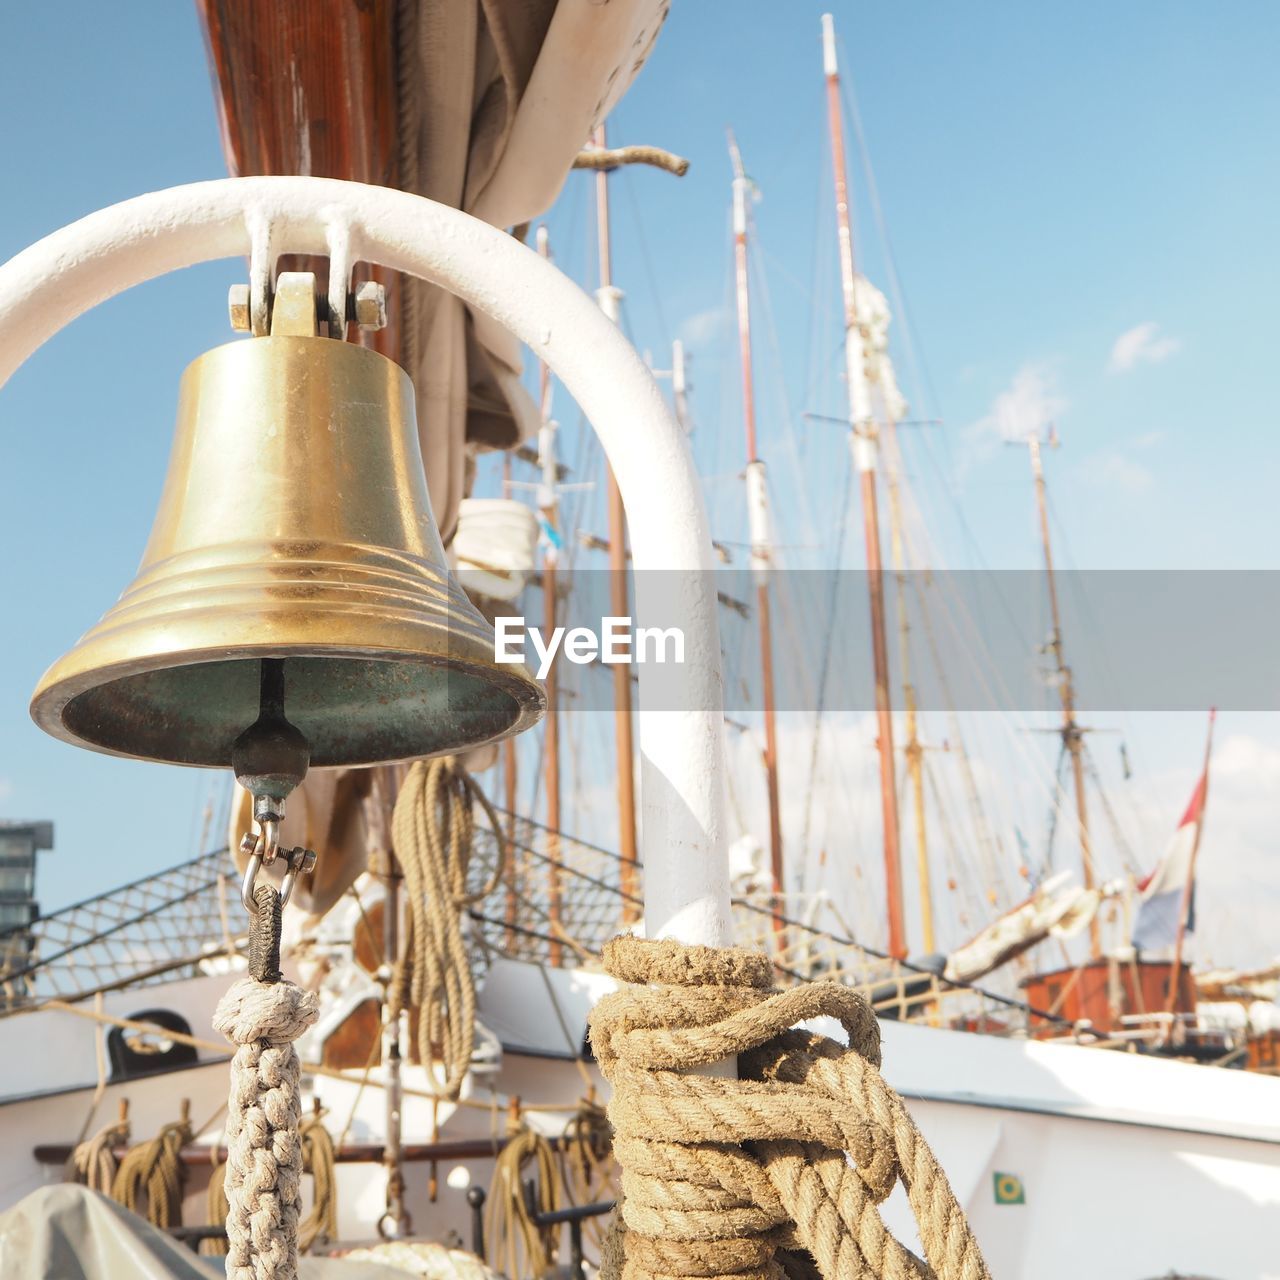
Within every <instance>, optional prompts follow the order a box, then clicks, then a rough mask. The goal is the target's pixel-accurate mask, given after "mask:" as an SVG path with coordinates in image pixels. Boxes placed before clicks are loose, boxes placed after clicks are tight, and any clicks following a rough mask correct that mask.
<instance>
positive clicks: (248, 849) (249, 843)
mask: <svg viewBox="0 0 1280 1280" xmlns="http://www.w3.org/2000/svg"><path fill="white" fill-rule="evenodd" d="M257 847H258V837H257V836H256V835H255V834H254V833H253V832H252V831H246V832H245V833H244V835H242V836H241V837H240V852H241V853H243V854H244V855H245V857H247V858H248V857H252V856H253V853H254V850H255V849H257Z"/></svg>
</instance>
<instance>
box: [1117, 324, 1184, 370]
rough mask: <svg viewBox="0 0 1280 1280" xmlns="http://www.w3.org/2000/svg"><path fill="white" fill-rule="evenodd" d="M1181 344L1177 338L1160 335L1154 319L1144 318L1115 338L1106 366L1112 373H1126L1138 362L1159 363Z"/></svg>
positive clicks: (1138, 363)
mask: <svg viewBox="0 0 1280 1280" xmlns="http://www.w3.org/2000/svg"><path fill="white" fill-rule="evenodd" d="M1181 346H1182V343H1181V342H1180V341H1179V340H1178V339H1177V338H1170V337H1164V336H1161V334H1160V326H1159V325H1158V324H1157V323H1156V322H1155V321H1154V320H1144V321H1143V322H1142V323H1141V324H1136V325H1134V326H1133V328H1132V329H1126V330H1125V331H1124V332H1123V333H1122V334H1121V335H1120V336H1119V337H1118V338H1117V339H1116V340H1115V342H1114V343H1113V344H1112V346H1111V359H1110V361H1109V363H1108V365H1107V367H1108V368H1109V369H1110V371H1111V372H1112V373H1127V372H1128V371H1129V370H1130V369H1133V368H1135V367H1136V366H1137V365H1140V364H1160V363H1161V362H1162V361H1164V360H1167V359H1168V358H1169V357H1170V356H1171V355H1173V354H1174V353H1175V352H1176V351H1177V350H1178V349H1179V348H1180V347H1181Z"/></svg>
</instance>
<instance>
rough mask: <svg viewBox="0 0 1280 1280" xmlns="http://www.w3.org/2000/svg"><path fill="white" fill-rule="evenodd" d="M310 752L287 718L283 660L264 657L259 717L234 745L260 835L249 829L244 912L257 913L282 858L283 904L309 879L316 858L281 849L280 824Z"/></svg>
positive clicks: (234, 762)
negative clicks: (259, 885)
mask: <svg viewBox="0 0 1280 1280" xmlns="http://www.w3.org/2000/svg"><path fill="white" fill-rule="evenodd" d="M310 763H311V748H310V745H309V744H308V742H307V740H306V738H305V737H304V736H303V735H302V733H301V731H300V730H299V729H298V727H297V726H296V725H293V724H290V723H289V721H288V720H287V719H286V718H285V714H284V659H283V658H263V659H262V660H261V662H260V664H259V686H258V718H257V720H255V721H254V722H253V724H251V725H250V726H249V727H248V728H247V729H246V730H245V731H244V732H243V733H242V734H241V735H240V736H239V737H238V738H237V739H236V740H235V742H234V743H233V744H232V747H231V766H232V768H233V769H234V770H235V775H236V781H237V782H238V783H239V784H240V785H241V786H242V787H243V788H244V789H245V790H246V791H247V792H249V794H250V795H251V796H252V797H253V824H254V826H255V828H256V830H255V831H246V832H245V834H244V836H243V837H242V838H241V840H240V851H241V852H242V853H247V854H248V855H249V865H248V868H247V869H246V870H245V876H244V883H243V884H242V886H241V889H240V898H241V901H242V902H243V903H244V906H245V910H246V911H248V912H249V913H250V915H253V914H254V913H256V911H257V906H256V904H255V902H254V897H253V891H254V886H255V882H256V881H257V878H258V872H259V871H260V870H261V868H262V866H263V865H264V864H266V865H267V866H270V865H271V863H273V862H274V861H275V860H276V859H277V858H284V860H285V867H286V871H285V877H284V881H283V883H282V884H281V886H280V905H281V906H284V905H285V904H286V903H287V902H288V901H289V898H290V896H291V895H292V893H293V886H294V884H295V883H296V882H297V879H298V876H300V875H308V874H309V873H310V872H311V869H312V868H313V867H314V866H315V862H316V855H315V854H314V853H313V852H312V851H311V850H310V849H304V848H302V847H299V848H296V849H282V848H280V822H281V820H282V819H283V818H284V805H285V800H286V798H287V797H288V796H289V793H290V792H292V791H293V790H294V788H295V787H297V786H298V785H299V784H300V783H301V782H302V779H303V778H304V777H306V774H307V766H308V765H309V764H310Z"/></svg>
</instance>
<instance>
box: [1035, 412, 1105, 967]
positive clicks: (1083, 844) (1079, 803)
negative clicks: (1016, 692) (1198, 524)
mask: <svg viewBox="0 0 1280 1280" xmlns="http://www.w3.org/2000/svg"><path fill="white" fill-rule="evenodd" d="M1055 441H1056V437H1055V436H1054V435H1053V434H1052V432H1051V434H1050V443H1054V442H1055ZM1027 448H1028V450H1029V451H1030V454H1031V475H1032V477H1033V479H1034V480H1035V488H1036V509H1037V511H1038V513H1039V517H1040V541H1041V543H1042V545H1043V547H1044V568H1045V578H1046V581H1047V582H1048V586H1049V614H1050V618H1051V620H1052V623H1053V630H1052V632H1051V633H1050V636H1049V652H1050V654H1051V655H1052V657H1053V667H1054V673H1055V676H1056V678H1057V684H1058V695H1059V697H1060V698H1061V701H1062V729H1061V731H1060V732H1061V734H1062V745H1063V748H1064V749H1065V750H1066V752H1067V754H1068V755H1069V756H1070V757H1071V775H1072V780H1073V782H1074V784H1075V793H1076V826H1077V829H1078V830H1079V832H1080V867H1081V876H1082V878H1083V880H1084V887H1085V892H1086V893H1087V892H1088V891H1089V890H1091V889H1092V888H1093V885H1094V879H1095V876H1094V869H1093V841H1092V839H1091V838H1090V835H1089V805H1088V799H1087V797H1086V795H1085V780H1084V730H1083V729H1082V728H1081V727H1080V724H1079V722H1078V721H1077V720H1076V700H1075V699H1076V695H1075V685H1074V682H1073V680H1072V677H1071V668H1070V667H1069V666H1068V665H1067V661H1066V655H1065V653H1064V652H1063V647H1062V614H1061V612H1060V610H1059V608H1058V583H1057V579H1056V577H1055V576H1054V567H1053V545H1052V543H1051V542H1050V540H1049V502H1048V498H1047V496H1046V490H1045V482H1044V463H1043V461H1042V459H1041V457H1040V437H1039V436H1037V435H1036V433H1035V432H1034V431H1033V432H1031V433H1030V434H1029V435H1028V436H1027ZM1089 956H1090V959H1093V960H1097V959H1100V958H1101V956H1102V931H1101V927H1100V925H1099V923H1098V916H1097V913H1096V912H1095V913H1094V916H1093V918H1092V919H1091V920H1090V921H1089Z"/></svg>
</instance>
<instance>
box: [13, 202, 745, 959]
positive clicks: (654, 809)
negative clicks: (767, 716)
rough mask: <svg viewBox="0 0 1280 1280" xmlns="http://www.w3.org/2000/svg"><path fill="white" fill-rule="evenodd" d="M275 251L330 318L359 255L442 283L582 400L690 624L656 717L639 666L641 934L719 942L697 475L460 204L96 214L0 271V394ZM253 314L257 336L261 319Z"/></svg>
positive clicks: (164, 206) (710, 601) (578, 317)
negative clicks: (51, 358)
mask: <svg viewBox="0 0 1280 1280" xmlns="http://www.w3.org/2000/svg"><path fill="white" fill-rule="evenodd" d="M281 253H304V254H322V255H326V256H327V255H330V254H332V255H333V256H334V258H335V259H336V263H338V264H341V266H340V268H339V269H338V270H335V271H333V272H331V274H330V280H331V290H333V293H332V294H331V298H330V305H331V307H333V306H336V305H337V304H338V303H339V302H340V303H341V308H342V309H341V310H340V311H338V312H337V314H339V315H341V314H345V308H346V301H345V291H346V285H347V274H348V272H349V269H350V265H351V264H352V263H354V262H358V261H364V262H369V263H375V264H378V265H381V266H385V267H390V268H392V269H393V270H396V271H402V272H404V273H406V274H408V275H412V276H417V277H418V278H420V279H422V280H426V281H429V282H430V283H432V284H436V285H439V286H440V287H441V288H443V289H447V290H448V291H449V292H451V293H454V294H456V295H457V296H458V297H460V298H462V299H463V300H464V301H466V302H467V303H468V304H469V305H470V306H472V307H474V308H475V309H476V310H478V311H482V312H484V313H486V314H487V315H489V316H490V317H492V318H493V319H494V320H496V321H497V322H498V323H499V324H501V325H503V326H504V327H506V328H507V329H509V330H510V331H511V332H512V333H513V334H515V336H516V337H517V338H519V339H520V340H521V341H522V342H524V343H525V344H526V345H527V346H529V347H530V348H531V349H532V350H533V351H534V352H535V353H536V354H537V356H538V357H539V359H541V360H544V361H545V362H546V363H547V364H548V365H549V366H550V368H551V369H552V370H553V371H554V372H555V373H556V375H557V376H558V377H559V378H560V379H561V381H562V382H563V383H564V385H565V387H566V388H567V389H568V390H569V392H570V394H571V395H572V396H573V397H574V399H575V400H577V402H578V404H579V405H580V406H581V408H582V410H583V412H584V413H585V415H586V417H587V419H588V420H589V421H590V422H591V424H592V426H593V428H594V429H595V431H596V433H597V435H598V436H599V437H600V443H601V445H602V447H603V449H604V452H605V456H606V457H607V458H608V460H609V463H610V465H611V466H612V468H613V471H614V474H615V475H616V476H617V477H618V485H619V488H620V489H621V491H622V499H623V502H624V504H625V506H626V510H627V518H628V522H629V525H630V529H631V538H632V556H633V564H634V566H635V568H636V569H637V570H654V569H665V570H674V571H677V572H674V573H667V574H663V575H661V577H662V579H663V584H664V585H663V588H662V590H663V593H664V598H663V600H662V601H661V604H662V612H663V613H665V614H667V615H668V616H669V615H670V614H671V612H672V609H673V605H674V607H675V609H676V610H677V611H678V614H679V616H680V618H681V619H682V621H683V623H684V627H685V663H684V665H683V666H682V667H680V668H676V669H674V670H673V669H672V668H670V667H667V668H665V669H664V673H663V693H664V702H665V703H666V705H667V706H670V705H672V704H674V705H678V706H680V707H682V708H684V709H683V710H678V711H677V710H667V709H662V708H658V707H655V706H654V705H653V702H654V698H653V693H652V689H651V688H649V689H648V690H647V689H646V685H647V684H649V683H650V682H649V681H647V680H646V675H645V668H644V667H643V666H642V667H640V668H638V673H639V677H640V681H639V710H640V757H641V835H642V851H643V857H644V861H645V872H646V874H645V916H646V925H647V931H648V933H649V936H650V937H655V936H659V935H662V936H669V937H677V938H680V939H681V940H683V941H685V942H696V943H703V944H706V945H711V946H720V945H725V944H727V943H728V942H729V941H731V926H730V920H729V889H728V866H727V860H726V855H725V849H724V823H723V795H722V779H723V768H722V763H723V761H722V757H723V747H722V738H721V734H722V723H723V721H722V705H721V688H720V643H719V632H718V625H717V618H716V595H715V587H714V583H713V581H712V577H711V574H712V570H713V557H712V549H711V538H710V533H709V531H708V527H707V519H706V512H705V509H704V506H703V502H702V494H701V490H700V488H699V486H698V481H697V474H696V472H695V470H694V467H693V460H692V457H691V455H690V453H689V449H688V444H687V441H686V439H685V436H684V433H683V432H682V431H681V430H680V428H679V426H678V425H677V424H676V422H675V420H674V419H673V418H672V417H671V415H670V413H669V412H668V410H667V407H666V404H665V402H664V401H663V399H662V396H661V394H660V392H659V391H658V388H657V385H656V384H655V382H654V380H653V377H652V375H651V374H650V373H649V370H648V369H647V368H646V367H645V365H644V362H643V361H642V360H641V359H640V357H639V356H638V355H637V354H636V352H635V351H634V350H633V348H632V347H631V345H630V344H629V343H628V342H627V341H626V339H625V338H624V337H623V336H622V334H621V333H620V332H619V331H618V329H617V328H616V326H614V325H613V324H612V323H610V321H609V320H608V319H607V318H606V317H605V316H604V315H603V314H602V313H601V312H600V310H599V308H598V307H597V306H596V305H595V303H594V302H593V301H592V299H591V298H590V297H588V296H587V294H585V293H584V292H583V291H582V290H581V289H579V288H578V287H577V286H576V285H575V284H573V282H572V281H570V280H569V279H568V278H567V277H565V276H563V275H562V274H561V273H560V272H559V271H558V270H557V269H556V268H555V267H553V266H551V264H550V263H548V262H546V261H544V260H543V259H541V258H539V257H538V255H537V254H536V253H534V252H533V251H532V250H530V249H527V248H525V247H524V246H523V245H521V244H519V243H518V242H517V241H516V240H514V239H513V238H512V237H511V236H509V235H507V234H505V233H504V232H502V231H500V230H498V229H497V228H495V227H491V226H489V225H488V224H487V223H484V222H481V221H479V220H478V219H476V218H473V217H471V216H469V215H468V214H465V213H462V212H460V211H459V210H457V209H451V208H449V207H447V206H445V205H441V204H436V203H434V202H433V201H430V200H426V199H423V198H422V197H420V196H413V195H408V194H406V193H405V192H401V191H390V190H387V189H386V188H382V187H372V186H365V185H363V184H360V183H354V182H338V181H334V180H331V179H326V178H226V179H222V180H220V181H216V182H202V183H195V184H193V185H191V186H184V187H174V188H171V189H170V190H167V191H158V192H153V193H152V194H150V195H144V196H139V197H137V198H136V199H134V200H127V201H125V202H124V203H122V204H117V205H113V206H112V207H110V208H108V209H102V210H100V211H99V212H97V213H93V214H90V215H89V216H88V217H87V218H82V219H81V220H80V221H79V222H75V223H72V224H71V225H70V226H67V227H64V228H63V229H62V230H60V231H56V232H54V233H53V234H52V235H50V236H47V237H46V238H45V239H43V240H41V241H39V242H38V243H36V244H34V245H32V246H31V247H30V248H28V249H25V250H24V251H23V252H22V253H20V254H18V255H17V256H16V257H14V258H12V259H10V261H9V262H8V263H6V264H5V265H4V266H3V267H0V385H3V384H4V382H6V381H7V380H8V379H9V377H10V375H11V374H12V373H13V372H14V370H15V369H17V368H18V367H19V366H20V365H21V364H22V362H23V361H24V360H26V358H27V357H28V356H29V355H31V353H32V352H33V351H35V350H36V349H37V348H38V347H40V346H41V344H42V343H44V342H46V341H47V340H48V339H49V338H51V337H52V336H53V335H54V334H55V333H57V332H58V331H59V330H60V329H62V328H63V327H64V326H65V325H67V324H69V323H70V322H71V321H72V320H74V319H75V318H76V317H77V316H79V315H81V314H83V313H84V312H86V311H88V310H90V309H91V308H92V307H94V306H96V305H97V304H98V303H100V302H103V301H105V300H106V299H107V298H110V297H113V296H114V295H116V294H118V293H121V292H123V291H124V290H125V289H128V288H131V287H132V286H134V285H137V284H141V283H142V282H143V281H146V280H150V279H154V278H155V277H156V276H160V275H164V274H166V273H167V272H170V271H176V270H178V269H179V268H181V267H187V266H192V265H194V264H195V263H199V262H208V261H212V260H214V259H217V258H229V257H240V256H244V255H250V256H251V261H252V264H253V266H252V270H253V274H254V279H253V280H252V281H251V297H252V296H256V297H258V298H260V299H262V300H265V298H266V296H267V289H268V288H269V283H270V281H269V272H270V271H271V269H272V267H273V265H274V262H275V260H276V258H277V257H278V256H279V255H280V254H281ZM335 279H336V280H337V281H338V283H337V284H336V286H335V285H334V284H333V283H332V282H333V281H334V280H335ZM253 285H256V286H257V289H256V290H254V289H252V286H253ZM264 305H265V303H264V302H260V303H259V306H264ZM261 318H262V320H263V321H264V328H265V311H264V314H263V316H262V317H261ZM258 328H259V326H258V324H257V322H256V318H255V323H254V330H255V332H256V331H257V330H258ZM650 576H651V575H646V574H645V573H643V572H642V573H640V574H639V575H638V576H637V587H636V595H637V599H636V612H637V615H638V616H639V617H640V618H644V617H645V616H646V614H649V615H650V616H652V615H653V614H654V613H656V609H646V595H647V593H649V592H650V591H651V590H652V588H650V587H649V586H648V585H647V578H648V577H650ZM673 590H674V591H675V592H677V593H678V595H679V596H680V598H679V599H678V600H675V601H673V600H672V599H671V594H670V593H671V592H672V591H673ZM654 603H655V604H656V603H657V602H656V601H655V602H654ZM646 695H647V696H646Z"/></svg>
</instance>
